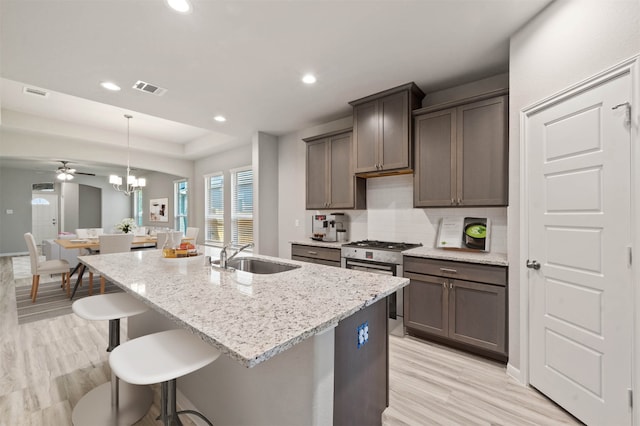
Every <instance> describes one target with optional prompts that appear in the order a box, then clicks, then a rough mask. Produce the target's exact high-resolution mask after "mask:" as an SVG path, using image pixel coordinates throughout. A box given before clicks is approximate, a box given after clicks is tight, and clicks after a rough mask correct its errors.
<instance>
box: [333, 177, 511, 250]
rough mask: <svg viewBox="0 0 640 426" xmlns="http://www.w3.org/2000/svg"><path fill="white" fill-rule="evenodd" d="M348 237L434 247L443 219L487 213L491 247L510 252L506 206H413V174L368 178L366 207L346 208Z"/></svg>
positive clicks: (478, 215) (480, 215)
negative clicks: (359, 208) (360, 208)
mask: <svg viewBox="0 0 640 426" xmlns="http://www.w3.org/2000/svg"><path fill="white" fill-rule="evenodd" d="M345 213H346V214H347V216H349V221H348V222H349V225H348V229H349V239H350V240H352V241H355V240H363V239H366V238H369V239H373V240H385V241H398V242H408V243H422V244H423V245H424V246H426V247H434V246H435V240H436V236H437V233H438V226H439V224H440V219H441V218H442V217H445V216H453V217H468V216H472V217H476V216H477V217H488V218H489V219H491V247H490V251H491V252H495V253H506V252H507V208H506V207H487V208H485V207H464V208H428V209H424V208H418V209H416V208H413V175H399V176H386V177H380V178H370V179H368V180H367V210H355V211H354V210H347V211H345Z"/></svg>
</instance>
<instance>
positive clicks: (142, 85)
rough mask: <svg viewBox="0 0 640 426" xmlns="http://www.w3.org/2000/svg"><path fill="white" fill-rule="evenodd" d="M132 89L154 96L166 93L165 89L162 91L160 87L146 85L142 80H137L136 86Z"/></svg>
mask: <svg viewBox="0 0 640 426" xmlns="http://www.w3.org/2000/svg"><path fill="white" fill-rule="evenodd" d="M133 88H134V89H136V90H140V91H141V92H147V93H151V94H152V95H156V96H162V95H164V94H165V93H167V89H163V88H162V87H158V86H156V85H155V84H151V83H147V82H145V81H142V80H138V81H137V82H136V84H134V85H133Z"/></svg>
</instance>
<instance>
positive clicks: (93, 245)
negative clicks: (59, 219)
mask: <svg viewBox="0 0 640 426" xmlns="http://www.w3.org/2000/svg"><path fill="white" fill-rule="evenodd" d="M192 240H193V238H187V237H183V238H182V241H183V242H190V241H192ZM157 242H158V238H157V237H155V236H151V235H136V236H134V237H133V241H132V242H131V248H132V249H139V248H151V247H156V245H157ZM55 243H56V244H58V245H59V246H60V247H62V248H64V249H77V250H78V253H80V252H81V251H82V250H87V251H88V253H89V254H94V253H97V252H98V250H99V249H100V240H99V239H98V238H78V239H74V238H72V239H66V238H59V239H56V240H55ZM85 269H86V266H85V264H84V263H82V262H78V264H77V265H76V267H75V268H73V270H72V271H71V275H74V274H75V273H76V272H77V273H78V277H77V278H76V283H75V285H74V287H73V291H72V292H71V297H70V299H71V300H73V297H74V296H75V294H76V291H77V290H78V287H79V286H80V283H81V282H82V276H83V275H84V271H85Z"/></svg>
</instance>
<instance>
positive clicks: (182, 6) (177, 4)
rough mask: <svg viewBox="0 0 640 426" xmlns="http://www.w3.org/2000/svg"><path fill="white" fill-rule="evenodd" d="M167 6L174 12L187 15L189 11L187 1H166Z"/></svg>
mask: <svg viewBox="0 0 640 426" xmlns="http://www.w3.org/2000/svg"><path fill="white" fill-rule="evenodd" d="M167 4H168V5H169V7H170V8H171V9H173V10H175V11H176V12H180V13H189V12H190V11H191V3H189V0H167Z"/></svg>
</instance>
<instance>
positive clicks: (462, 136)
mask: <svg viewBox="0 0 640 426" xmlns="http://www.w3.org/2000/svg"><path fill="white" fill-rule="evenodd" d="M507 121H508V120H507V97H506V96H500V97H497V98H492V99H488V100H485V101H480V102H475V103H472V104H469V105H464V106H460V107H458V129H457V130H458V131H457V144H458V146H457V165H458V177H457V198H458V200H457V201H458V204H460V205H464V206H504V205H507V189H508V185H507V182H508V172H509V169H508V147H507Z"/></svg>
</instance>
